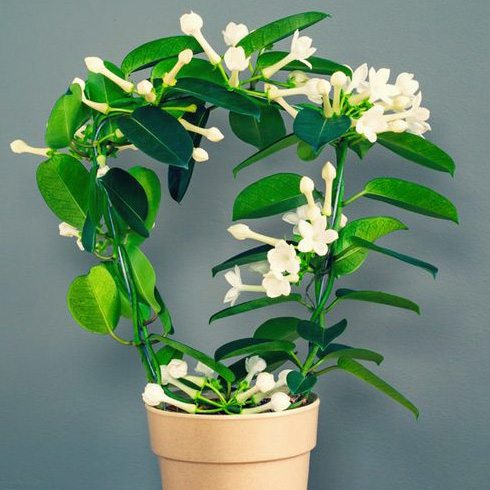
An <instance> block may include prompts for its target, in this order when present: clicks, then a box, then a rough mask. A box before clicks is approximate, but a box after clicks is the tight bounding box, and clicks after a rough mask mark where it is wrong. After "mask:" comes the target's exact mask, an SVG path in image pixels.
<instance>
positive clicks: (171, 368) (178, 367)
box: [167, 359, 188, 379]
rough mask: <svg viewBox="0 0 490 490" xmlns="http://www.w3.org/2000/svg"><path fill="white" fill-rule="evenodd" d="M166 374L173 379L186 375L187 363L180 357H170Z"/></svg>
mask: <svg viewBox="0 0 490 490" xmlns="http://www.w3.org/2000/svg"><path fill="white" fill-rule="evenodd" d="M167 370H168V374H169V375H170V376H172V378H174V379H179V378H183V377H184V376H187V370H188V367H187V363H186V362H185V361H183V360H182V359H172V360H171V361H170V362H169V363H168V365H167Z"/></svg>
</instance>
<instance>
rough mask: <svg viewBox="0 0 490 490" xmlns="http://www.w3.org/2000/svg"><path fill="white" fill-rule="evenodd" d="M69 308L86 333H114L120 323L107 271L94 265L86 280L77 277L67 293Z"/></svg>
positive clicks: (115, 298)
mask: <svg viewBox="0 0 490 490" xmlns="http://www.w3.org/2000/svg"><path fill="white" fill-rule="evenodd" d="M68 308H69V309H70V312H71V314H72V316H73V318H74V319H75V321H76V322H77V323H78V324H79V325H80V326H81V327H83V328H85V329H86V330H90V331H91V332H95V333H99V334H106V333H107V330H108V329H111V330H113V329H114V328H115V327H116V325H117V322H118V321H119V315H120V310H121V303H120V300H119V293H118V291H117V285H116V283H115V282H114V279H113V278H112V276H111V274H110V273H109V271H108V270H107V269H106V268H105V267H103V266H101V265H97V266H95V267H92V268H91V269H90V272H89V273H88V274H87V275H86V276H79V277H77V278H76V279H75V280H74V281H73V282H72V283H71V284H70V288H69V289H68Z"/></svg>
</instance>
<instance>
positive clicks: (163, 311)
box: [154, 288, 174, 336]
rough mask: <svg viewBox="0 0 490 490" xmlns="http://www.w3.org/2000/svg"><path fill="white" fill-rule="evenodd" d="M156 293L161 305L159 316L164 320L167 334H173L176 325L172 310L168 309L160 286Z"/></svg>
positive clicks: (164, 329)
mask: <svg viewBox="0 0 490 490" xmlns="http://www.w3.org/2000/svg"><path fill="white" fill-rule="evenodd" d="M154 294H155V299H156V300H157V303H158V305H159V307H160V311H159V312H158V318H160V321H161V322H162V325H163V332H164V334H165V336H167V335H170V334H173V333H174V326H173V323H172V318H171V316H170V311H168V308H167V305H166V304H165V303H164V302H163V299H162V296H161V294H160V291H158V288H155V291H154Z"/></svg>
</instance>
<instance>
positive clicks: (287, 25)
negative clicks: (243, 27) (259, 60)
mask: <svg viewBox="0 0 490 490" xmlns="http://www.w3.org/2000/svg"><path fill="white" fill-rule="evenodd" d="M325 17H330V15H329V14H325V13H323V12H304V13H302V14H295V15H289V16H288V17H284V18H282V19H279V20H276V21H274V22H271V23H269V24H266V25H265V26H263V27H259V28H258V29H255V30H254V31H252V32H251V33H250V34H248V35H247V36H245V37H244V38H243V39H242V40H241V41H240V42H239V43H238V44H237V46H241V47H242V48H243V49H244V50H245V54H246V55H247V56H249V55H251V54H252V53H253V52H255V51H258V50H259V49H262V48H265V47H266V46H269V45H271V44H274V43H275V42H277V41H280V40H281V39H284V38H285V37H288V36H290V35H291V34H293V33H294V31H295V30H296V29H298V30H302V29H305V28H306V27H309V26H311V25H313V24H316V23H317V22H319V21H321V20H323V19H325Z"/></svg>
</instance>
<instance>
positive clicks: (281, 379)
mask: <svg viewBox="0 0 490 490" xmlns="http://www.w3.org/2000/svg"><path fill="white" fill-rule="evenodd" d="M292 371H293V370H292V369H283V370H282V371H281V372H280V373H279V376H278V377H277V383H276V385H275V386H274V389H277V388H281V386H285V385H286V384H287V377H288V374H289V373H291V372H292Z"/></svg>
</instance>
